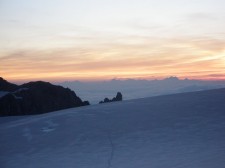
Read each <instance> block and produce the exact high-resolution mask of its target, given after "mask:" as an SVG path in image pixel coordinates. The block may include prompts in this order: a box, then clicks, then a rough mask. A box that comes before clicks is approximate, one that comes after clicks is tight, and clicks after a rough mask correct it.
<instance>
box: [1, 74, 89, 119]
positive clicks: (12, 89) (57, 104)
mask: <svg viewBox="0 0 225 168" xmlns="http://www.w3.org/2000/svg"><path fill="white" fill-rule="evenodd" d="M0 91H3V92H4V95H3V96H1V97H0V116H11V115H29V114H41V113H47V112H51V111H56V110H61V109H65V108H72V107H79V106H84V105H89V102H87V101H84V102H83V101H82V100H81V99H80V98H79V97H78V96H77V95H76V93H75V92H74V91H72V90H70V89H69V88H64V87H62V86H56V85H52V84H51V83H49V82H43V81H36V82H29V83H25V84H22V85H20V86H17V85H14V84H11V83H9V82H7V81H6V80H4V79H3V78H1V80H0Z"/></svg>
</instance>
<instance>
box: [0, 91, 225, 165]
mask: <svg viewBox="0 0 225 168" xmlns="http://www.w3.org/2000/svg"><path fill="white" fill-rule="evenodd" d="M0 167H1V168H31V167H32V168H62V167H65V168H224V167H225V89H217V90H210V91H202V92H193V93H183V94H175V95H167V96H158V97H152V98H144V99H137V100H130V101H124V102H116V103H109V104H101V105H92V106H89V107H80V108H73V109H67V110H63V111H58V112H53V113H48V114H43V115H36V116H28V117H27V116H26V117H15V118H14V117H11V118H8V117H3V118H0Z"/></svg>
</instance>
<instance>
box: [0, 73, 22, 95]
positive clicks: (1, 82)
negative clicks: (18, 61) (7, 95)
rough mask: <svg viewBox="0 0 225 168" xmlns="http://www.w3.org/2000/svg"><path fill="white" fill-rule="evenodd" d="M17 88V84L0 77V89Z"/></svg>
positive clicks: (9, 89) (12, 89) (10, 89)
mask: <svg viewBox="0 0 225 168" xmlns="http://www.w3.org/2000/svg"><path fill="white" fill-rule="evenodd" d="M17 89H18V86H17V85H15V84H12V83H9V82H8V81H6V80H4V79H3V78H2V77H0V91H9V92H11V91H15V90H17Z"/></svg>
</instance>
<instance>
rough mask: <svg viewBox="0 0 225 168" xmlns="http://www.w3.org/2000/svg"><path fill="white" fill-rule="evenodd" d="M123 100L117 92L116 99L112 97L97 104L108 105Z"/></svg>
mask: <svg viewBox="0 0 225 168" xmlns="http://www.w3.org/2000/svg"><path fill="white" fill-rule="evenodd" d="M122 100H123V96H122V94H121V93H120V92H117V94H116V97H113V98H112V99H111V100H110V99H109V98H107V97H106V98H105V99H104V101H100V102H99V104H102V103H109V102H115V101H122Z"/></svg>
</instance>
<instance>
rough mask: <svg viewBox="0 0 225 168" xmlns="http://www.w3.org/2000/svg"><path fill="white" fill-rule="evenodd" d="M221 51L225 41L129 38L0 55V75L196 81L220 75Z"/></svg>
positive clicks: (222, 56) (31, 77)
mask: <svg viewBox="0 0 225 168" xmlns="http://www.w3.org/2000/svg"><path fill="white" fill-rule="evenodd" d="M130 40H131V41H130ZM224 46H225V41H223V40H221V39H220V40H218V39H213V38H208V37H192V38H191V37H177V38H155V37H143V36H129V37H126V38H125V37H124V38H123V40H122V41H117V42H115V41H111V42H107V43H104V44H102V43H98V42H96V43H94V44H93V45H92V46H89V45H87V46H83V47H81V46H76V47H68V48H58V49H49V50H47V49H45V50H38V49H36V50H34V49H29V50H28V49H27V50H18V51H14V52H11V53H7V52H6V53H1V54H0V62H1V67H0V73H1V75H2V76H3V77H7V78H9V79H15V80H16V79H27V80H30V79H36V80H41V79H52V80H56V79H58V80H65V79H71V80H72V79H81V80H82V79H109V78H113V77H120V78H132V77H133V78H137V77H141V78H148V77H150V76H158V77H164V76H170V75H171V74H172V75H178V76H185V77H189V76H192V77H199V78H201V77H206V76H207V75H210V74H220V73H221V72H222V73H225V72H224V66H225V59H224V58H225V51H224V48H225V47H224ZM196 72H198V73H196ZM218 78H219V77H218Z"/></svg>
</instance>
